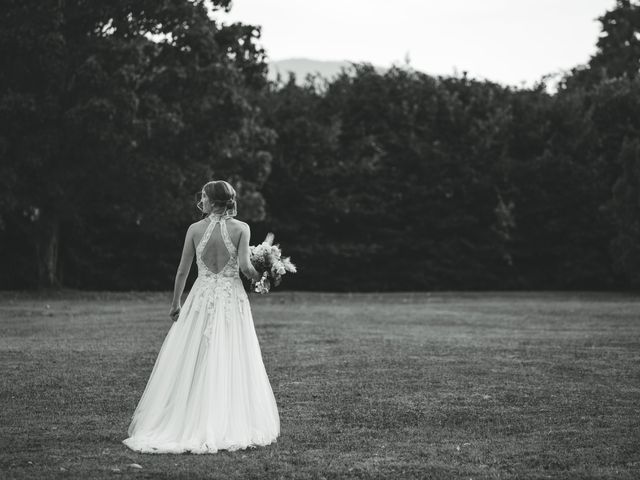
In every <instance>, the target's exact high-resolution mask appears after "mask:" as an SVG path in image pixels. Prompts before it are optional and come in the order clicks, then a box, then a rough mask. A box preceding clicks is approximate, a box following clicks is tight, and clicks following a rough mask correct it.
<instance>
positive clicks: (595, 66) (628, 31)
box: [561, 0, 640, 88]
mask: <svg viewBox="0 0 640 480" xmlns="http://www.w3.org/2000/svg"><path fill="white" fill-rule="evenodd" d="M598 20H599V21H600V24H601V29H602V33H601V34H600V37H599V38H598V41H597V43H596V47H597V50H596V53H595V55H593V56H592V57H591V59H590V60H589V62H588V64H587V65H586V66H580V67H576V68H573V69H572V70H571V73H570V74H569V75H568V76H567V77H565V79H564V80H563V81H562V82H561V87H562V88H575V87H578V86H585V87H587V88H588V87H592V86H594V85H596V84H598V83H599V82H601V81H602V80H603V79H606V78H609V79H612V78H620V77H626V78H628V79H634V78H636V77H638V76H639V75H640V4H639V3H637V2H635V1H632V0H617V1H616V6H615V7H614V8H613V9H611V10H610V11H607V12H606V13H605V14H604V15H602V16H601V17H599V18H598Z"/></svg>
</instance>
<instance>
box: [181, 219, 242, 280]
mask: <svg viewBox="0 0 640 480" xmlns="http://www.w3.org/2000/svg"><path fill="white" fill-rule="evenodd" d="M209 223H210V222H209V221H208V220H207V219H203V220H200V221H199V222H197V223H196V224H194V226H193V227H194V232H193V242H194V249H195V248H197V246H198V245H199V244H200V242H201V241H202V237H203V236H204V234H205V232H206V230H207V227H209ZM243 223H244V222H241V221H239V220H236V219H231V218H230V219H227V220H226V228H227V232H228V238H229V240H230V241H231V243H232V244H233V246H234V247H235V248H234V250H235V251H236V252H237V251H238V247H239V243H240V236H241V234H242V224H243ZM230 258H231V253H230V252H229V249H228V248H227V246H226V245H225V242H224V238H223V236H222V230H221V225H220V223H218V224H216V225H215V226H214V227H213V230H212V232H211V235H210V237H209V239H208V240H207V242H206V243H205V244H204V245H203V246H202V254H201V260H202V262H203V263H204V264H205V265H206V267H207V268H208V269H209V270H210V271H211V272H212V273H220V272H221V271H222V269H224V267H225V266H226V265H227V263H228V262H229V260H230Z"/></svg>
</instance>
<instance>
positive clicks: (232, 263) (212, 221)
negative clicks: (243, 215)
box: [196, 214, 240, 278]
mask: <svg viewBox="0 0 640 480" xmlns="http://www.w3.org/2000/svg"><path fill="white" fill-rule="evenodd" d="M228 218H231V216H230V215H218V214H211V215H209V225H208V226H207V229H206V230H205V232H204V235H203V236H202V239H201V240H200V243H199V244H198V246H197V247H196V264H197V265H198V277H213V278H218V277H238V278H239V277H240V273H239V269H238V252H237V251H236V247H235V245H234V244H233V242H232V241H231V238H230V237H229V231H228V230H227V222H226V221H227V219H228ZM216 223H220V234H221V235H222V241H223V242H224V245H225V246H226V247H227V251H228V252H229V261H228V262H227V264H226V265H225V266H224V267H223V268H222V270H220V271H219V272H218V273H214V272H212V271H211V270H209V268H208V267H207V265H206V264H205V263H204V261H203V260H202V252H203V251H204V247H205V245H206V244H207V242H208V241H209V239H210V238H211V234H212V233H213V229H214V228H215V226H216Z"/></svg>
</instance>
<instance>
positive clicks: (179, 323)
mask: <svg viewBox="0 0 640 480" xmlns="http://www.w3.org/2000/svg"><path fill="white" fill-rule="evenodd" d="M235 197H236V192H235V190H234V189H233V187H232V186H231V185H230V184H229V183H227V182H225V181H213V182H209V183H207V184H206V185H205V186H204V187H203V189H202V200H201V201H202V210H203V211H204V212H205V213H206V214H207V216H206V218H204V219H202V220H201V221H199V222H197V223H194V224H193V225H191V226H190V227H189V229H188V231H187V235H186V239H185V243H184V248H183V252H182V259H181V260H180V266H179V267H178V272H177V274H176V280H175V287H174V292H173V303H172V306H171V310H170V316H171V317H172V319H173V320H174V323H173V324H172V325H171V327H170V328H169V332H168V333H167V336H166V338H165V340H164V343H163V344H162V347H161V348H160V352H159V354H158V357H157V359H156V362H155V365H154V367H153V371H152V372H151V376H150V377H149V380H148V382H147V386H146V388H145V390H144V393H143V394H142V397H141V398H140V401H139V403H138V406H137V407H136V409H135V412H134V413H133V417H132V421H131V424H130V425H129V429H128V433H129V438H127V439H125V440H123V443H124V444H125V445H127V446H128V447H129V448H131V449H132V450H135V451H137V452H143V453H183V452H191V453H215V452H217V451H218V450H237V449H244V448H247V447H251V446H258V445H268V444H270V443H272V442H275V441H276V438H277V437H278V435H279V434H280V418H279V415H278V408H277V405H276V401H275V397H274V395H273V391H272V390H271V385H270V384H269V379H268V377H267V373H266V371H265V368H264V364H263V363H262V353H261V350H260V345H259V343H258V338H257V336H256V332H255V328H254V325H253V317H252V314H251V307H250V305H249V299H248V297H247V293H246V292H245V290H244V286H243V284H242V280H241V279H240V275H239V271H242V273H243V274H244V275H245V276H247V277H249V278H251V279H252V280H254V281H255V280H259V279H260V274H259V273H258V272H257V271H256V270H255V268H253V266H252V265H251V262H250V260H249V240H250V233H251V232H250V229H249V225H247V224H246V223H244V222H241V221H239V220H236V219H235V218H233V217H234V216H235V215H236V200H235ZM194 255H195V257H196V263H197V265H198V278H197V279H196V281H195V283H194V285H193V287H192V288H191V291H190V292H189V294H188V296H187V298H186V300H185V302H184V305H182V306H180V298H181V297H182V293H183V291H184V287H185V282H186V279H187V276H188V274H189V270H190V268H191V263H192V261H193V256H194Z"/></svg>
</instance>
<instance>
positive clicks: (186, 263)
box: [169, 225, 195, 321]
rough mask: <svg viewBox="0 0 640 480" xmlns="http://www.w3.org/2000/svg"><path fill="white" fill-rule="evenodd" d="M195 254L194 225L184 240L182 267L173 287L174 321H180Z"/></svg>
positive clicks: (172, 313)
mask: <svg viewBox="0 0 640 480" xmlns="http://www.w3.org/2000/svg"><path fill="white" fill-rule="evenodd" d="M194 254H195V247H194V246H193V225H191V226H190V227H189V229H188V230H187V235H186V237H185V239H184V247H182V258H180V265H178V271H177V272H176V280H175V283H174V285H173V300H172V301H171V310H170V311H169V315H170V316H171V319H172V320H173V321H176V320H177V319H178V315H179V314H180V299H181V298H182V293H183V292H184V286H185V284H186V283H187V277H188V276H189V270H191V263H192V262H193V255H194Z"/></svg>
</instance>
